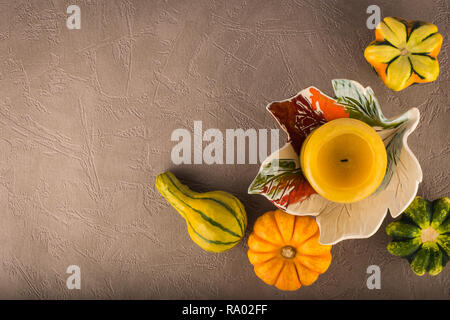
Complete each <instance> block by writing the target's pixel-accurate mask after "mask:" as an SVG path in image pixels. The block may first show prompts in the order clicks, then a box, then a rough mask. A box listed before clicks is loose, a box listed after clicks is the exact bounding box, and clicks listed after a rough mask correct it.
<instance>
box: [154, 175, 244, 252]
mask: <svg viewBox="0 0 450 320" xmlns="http://www.w3.org/2000/svg"><path fill="white" fill-rule="evenodd" d="M156 188H157V189H158V191H159V192H160V193H161V195H162V196H163V197H164V198H166V200H167V201H168V202H169V203H170V204H171V205H172V206H173V207H174V208H175V209H176V210H177V211H178V212H179V213H180V215H181V216H182V217H183V218H184V219H185V220H186V224H187V227H188V232H189V235H190V236H191V238H192V240H193V241H194V242H195V243H196V244H198V245H199V246H200V247H201V248H202V249H204V250H207V251H211V252H222V251H225V250H228V249H230V248H232V247H233V246H235V245H236V244H237V243H239V241H240V240H241V239H242V237H243V236H244V234H245V228H246V226H247V215H246V213H245V209H244V206H243V205H242V203H241V202H240V201H239V200H238V199H237V198H236V197H234V196H233V195H231V194H229V193H227V192H223V191H213V192H205V193H198V192H195V191H192V190H191V189H189V187H187V186H186V185H183V184H182V183H181V182H180V181H179V180H178V179H177V178H176V177H175V175H174V174H172V173H171V172H165V173H161V174H159V175H158V176H157V178H156Z"/></svg>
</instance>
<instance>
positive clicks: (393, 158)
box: [249, 79, 422, 244]
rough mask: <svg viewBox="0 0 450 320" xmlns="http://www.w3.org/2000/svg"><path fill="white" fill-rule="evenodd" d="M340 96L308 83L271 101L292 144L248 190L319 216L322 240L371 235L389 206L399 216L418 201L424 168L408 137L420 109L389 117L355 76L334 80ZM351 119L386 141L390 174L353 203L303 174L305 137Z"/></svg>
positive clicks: (299, 212)
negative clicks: (319, 188) (331, 196)
mask: <svg viewBox="0 0 450 320" xmlns="http://www.w3.org/2000/svg"><path fill="white" fill-rule="evenodd" d="M333 88H334V91H335V95H336V97H337V99H333V98H330V97H329V96H327V95H325V94H323V93H322V92H321V91H320V90H318V89H316V88H314V87H309V88H307V89H305V90H302V91H301V92H299V93H298V94H297V95H296V96H294V97H292V98H290V99H287V100H283V101H280V102H273V103H271V104H269V105H268V107H267V109H268V111H269V112H270V113H271V114H272V115H273V116H274V117H275V119H276V120H277V121H278V123H279V124H280V126H281V127H282V128H283V130H285V131H286V132H287V134H288V143H287V144H286V145H285V146H284V147H283V148H281V149H280V150H278V151H276V152H274V153H273V154H271V155H270V156H269V157H268V158H267V159H266V160H265V161H264V162H263V164H262V165H261V168H260V170H259V173H258V175H257V177H256V178H255V180H254V181H253V182H252V184H251V185H250V187H249V193H254V194H262V195H264V196H265V197H267V198H268V199H269V200H270V201H271V202H272V203H274V204H275V205H276V206H277V207H279V208H280V209H283V210H285V211H286V212H288V213H290V214H294V215H312V216H316V221H317V223H318V224H319V227H320V239H319V241H320V243H322V244H335V243H337V242H339V241H342V240H345V239H356V238H368V237H370V236H372V235H373V234H374V233H375V232H376V231H377V230H378V228H379V227H380V225H381V223H382V222H383V219H384V217H385V216H386V213H387V210H388V209H389V210H390V212H391V215H392V216H393V217H394V218H395V217H397V216H398V215H400V214H401V213H402V212H403V211H404V210H405V209H406V208H407V207H408V205H409V204H410V203H411V201H413V199H414V197H415V195H416V193H417V188H418V185H419V183H420V182H421V181H422V171H421V168H420V165H419V163H418V161H417V159H416V158H415V156H414V154H413V153H412V152H411V150H410V149H409V147H408V144H407V138H408V136H409V134H411V132H412V131H414V129H415V128H416V126H417V124H418V122H419V110H418V109H416V108H412V109H410V110H409V111H408V112H406V113H405V114H403V115H401V116H399V117H396V118H393V119H386V118H385V117H384V115H383V113H382V112H381V109H380V107H379V103H378V101H377V99H376V97H375V95H374V93H373V91H372V89H371V88H370V87H367V88H364V87H363V86H361V85H360V84H359V83H357V82H355V81H352V80H345V79H339V80H333ZM344 117H350V118H355V119H359V120H361V121H364V122H365V123H367V124H369V125H371V126H372V127H373V128H374V129H375V130H376V131H377V132H378V134H379V135H380V137H381V138H382V139H383V142H384V144H385V146H386V152H387V155H388V166H387V170H386V175H385V178H384V179H383V182H382V184H381V185H380V187H379V188H378V190H377V191H376V192H375V193H374V194H372V195H371V196H370V197H368V198H366V199H363V200H361V201H358V202H354V203H350V204H342V203H335V202H331V201H329V200H327V199H325V198H323V197H322V196H320V195H318V194H317V193H316V192H315V191H314V190H313V189H312V187H311V186H310V185H309V183H308V181H307V180H306V179H305V177H304V176H303V174H302V172H301V169H300V164H299V159H298V158H299V151H300V148H301V145H302V144H303V141H304V139H305V138H306V136H307V135H308V134H309V133H310V132H312V131H313V130H314V129H316V128H317V127H319V126H320V125H322V124H324V123H325V122H327V121H331V120H333V119H336V118H344Z"/></svg>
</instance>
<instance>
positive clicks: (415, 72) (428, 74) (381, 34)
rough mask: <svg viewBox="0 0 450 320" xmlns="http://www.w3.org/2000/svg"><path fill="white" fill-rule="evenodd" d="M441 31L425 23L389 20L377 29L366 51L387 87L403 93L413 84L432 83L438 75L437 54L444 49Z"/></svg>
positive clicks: (367, 58) (390, 18)
mask: <svg viewBox="0 0 450 320" xmlns="http://www.w3.org/2000/svg"><path fill="white" fill-rule="evenodd" d="M437 31H438V28H437V27H436V26H435V25H434V24H431V23H428V22H423V21H406V20H404V19H401V18H395V17H387V18H384V19H383V21H381V22H380V23H379V24H378V26H377V28H376V29H375V41H373V42H372V43H371V44H369V46H368V47H367V48H366V50H365V51H364V57H365V58H366V60H367V61H368V62H369V63H370V64H371V65H372V66H373V68H374V69H375V71H376V72H377V73H378V75H379V76H380V78H381V80H383V82H384V83H385V84H386V86H387V87H388V88H390V89H392V90H394V91H399V90H403V89H405V88H406V87H408V86H410V85H411V84H413V83H423V82H431V81H434V80H436V79H437V77H438V75H439V63H438V60H437V58H436V57H437V55H438V54H439V51H440V50H441V46H442V35H441V34H439V33H438V32H437Z"/></svg>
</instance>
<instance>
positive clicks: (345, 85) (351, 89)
mask: <svg viewBox="0 0 450 320" xmlns="http://www.w3.org/2000/svg"><path fill="white" fill-rule="evenodd" d="M332 84H333V89H334V94H335V95H336V98H337V100H338V102H339V103H341V104H342V105H344V106H345V108H346V110H347V111H348V112H350V118H355V119H358V120H361V121H364V122H365V123H367V124H368V125H370V126H372V127H380V128H384V129H388V128H395V127H398V126H399V125H401V124H402V123H404V122H406V121H408V118H407V116H406V114H404V115H402V116H400V117H398V118H396V119H392V120H388V119H387V118H386V117H385V116H384V115H383V112H381V108H380V104H379V103H378V100H377V98H376V97H375V94H374V92H373V90H372V88H370V87H367V88H364V87H363V86H361V85H360V84H359V83H357V82H356V81H353V80H347V79H335V80H332Z"/></svg>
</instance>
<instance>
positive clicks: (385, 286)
mask: <svg viewBox="0 0 450 320" xmlns="http://www.w3.org/2000/svg"><path fill="white" fill-rule="evenodd" d="M69 4H78V5H80V7H81V14H82V22H81V23H82V29H81V30H68V29H67V28H66V25H65V23H66V17H67V14H66V13H65V11H66V8H67V6H68V5H69ZM370 4H378V5H379V6H380V7H381V8H382V15H383V16H391V15H393V16H401V17H404V18H406V19H422V20H426V21H431V22H433V23H435V24H437V25H438V27H439V30H440V32H441V33H442V34H443V35H444V46H443V48H442V51H441V53H440V55H439V62H440V64H441V74H440V76H439V79H438V81H436V82H434V83H432V84H426V85H417V86H413V87H410V88H408V89H406V90H404V91H402V92H399V93H394V92H393V91H390V90H389V89H387V88H386V87H385V86H384V85H383V83H382V82H381V81H380V80H379V79H378V78H377V76H376V74H375V73H374V72H372V70H371V68H370V67H369V65H368V64H367V63H366V61H365V60H364V57H363V50H364V47H365V46H366V45H367V44H368V43H369V42H370V41H371V40H372V39H373V37H374V33H373V31H372V30H368V29H367V28H366V26H365V23H366V19H367V17H368V15H367V14H366V8H367V7H368V5H370ZM449 22H450V2H449V1H445V0H434V1H423V0H422V1H420V0H415V1H410V0H408V1H406V0H405V1H373V0H370V1H343V0H339V1H316V0H295V1H287V0H273V1H261V0H247V1H206V0H204V1H181V0H167V1H144V0H141V1H139V0H134V1H127V0H123V1H118V0H117V1H114V0H110V1H106V0H104V1H100V0H98V1H96V0H84V1H70V2H68V1H57V0H53V1H52V0H46V1H44V0H39V1H38V0H35V1H31V0H30V1H12V0H11V1H8V0H3V1H1V2H0V56H1V59H0V298H32V299H46V298H64V299H65V298H106V299H109V298H126V299H132V298H200V299H217V298H238V299H240V298H244V299H245V298H251V299H267V298H274V299H278V298H289V299H307V298H309V299H330V298H331V299H333V298H350V299H361V298H364V299H391V298H405V299H413V298H429V299H449V298H450V267H448V266H447V268H446V269H445V270H444V271H443V272H442V273H441V274H440V275H439V276H438V277H434V278H431V277H429V276H424V277H418V276H415V275H414V274H413V273H412V272H411V271H410V269H409V265H408V263H407V262H406V261H404V260H402V259H399V258H396V257H393V256H390V255H389V254H388V253H387V251H386V249H385V247H386V244H387V243H388V241H389V239H388V237H387V236H386V235H385V233H384V231H383V229H384V227H385V226H386V224H387V223H388V222H390V221H391V220H392V219H391V218H390V217H388V218H387V219H386V221H385V223H384V224H383V226H382V227H381V229H380V230H379V232H378V233H377V234H376V235H374V236H373V237H372V238H370V239H366V240H348V241H344V242H341V243H339V244H337V245H336V246H334V247H333V249H332V254H333V261H332V264H331V266H330V268H329V270H328V271H327V272H326V273H325V274H324V275H322V276H320V277H319V280H318V281H317V282H316V283H315V284H314V285H313V286H311V287H304V288H301V289H300V290H298V291H296V292H292V293H284V292H281V291H278V290H276V289H275V288H273V287H269V286H267V285H265V284H264V283H263V282H262V281H260V280H259V279H258V278H257V277H256V276H255V275H254V273H253V270H252V267H251V265H250V263H249V262H248V259H247V256H246V252H247V245H246V241H247V236H248V234H249V232H250V230H251V229H252V227H253V223H254V221H255V219H256V217H258V216H259V215H260V214H261V213H263V212H264V211H266V210H268V209H271V208H272V206H271V204H270V203H269V202H268V201H267V200H265V199H264V198H263V197H262V196H255V195H253V196H250V195H247V194H246V190H247V187H248V185H249V183H250V181H251V180H252V179H253V177H254V176H255V174H256V172H257V169H258V165H222V166H220V165H213V166H207V165H183V166H174V165H173V164H172V162H171V160H170V151H171V149H172V147H173V146H174V145H175V143H173V142H171V141H170V135H171V133H172V131H173V130H174V129H176V128H187V129H188V130H190V131H192V130H193V121H194V120H202V121H203V127H204V128H205V129H206V128H219V129H221V130H224V129H226V128H244V129H247V128H277V126H276V124H275V122H274V120H273V119H272V118H271V117H270V115H269V114H268V113H267V112H266V111H265V105H266V104H267V103H268V102H270V101H272V100H279V99H283V98H287V97H290V96H292V95H293V94H295V93H296V92H297V91H299V90H301V89H303V88H305V87H307V86H310V85H314V86H316V87H318V88H321V89H322V90H324V91H325V92H328V93H330V94H331V93H332V88H331V84H330V81H331V79H333V78H348V79H354V80H357V81H359V82H361V83H362V84H364V85H370V86H371V87H372V88H373V89H374V91H375V93H376V94H377V96H378V98H379V100H380V102H381V104H382V107H383V111H384V112H385V114H386V115H387V116H394V115H398V114H400V113H403V112H405V111H406V110H408V109H409V108H411V107H418V108H419V109H420V112H421V114H422V119H421V122H420V124H419V127H418V128H417V130H416V131H415V132H414V133H413V134H412V135H411V136H410V137H409V144H410V146H411V149H412V150H413V151H414V152H415V154H416V156H417V158H418V159H419V161H420V163H421V165H422V169H423V173H424V180H423V183H422V184H421V185H420V189H419V194H420V195H422V196H425V197H427V198H429V199H435V198H437V197H440V196H444V195H449V191H450V184H449V179H448V172H449V169H450V166H449V158H450V156H449V155H450V146H449V131H450V130H449V122H450V115H449V110H450V107H449V89H450V83H449V81H450V74H449V60H448V54H449V51H448V48H449V46H448V43H449V39H448V35H449V26H450V23H449ZM281 139H282V140H283V141H284V139H285V136H284V135H282V136H281ZM281 143H282V142H280V144H281ZM167 169H171V170H173V172H174V173H175V174H177V175H178V176H179V177H180V178H181V179H182V180H183V181H184V182H186V183H188V184H189V185H190V186H191V187H192V188H193V189H197V190H198V191H206V190H212V189H220V190H225V191H229V192H232V193H234V194H235V195H236V196H238V197H239V198H240V199H241V200H242V201H243V203H244V204H245V206H246V209H247V212H248V218H249V228H248V230H247V235H246V237H245V239H244V241H242V242H241V243H240V244H239V245H238V246H237V247H235V248H233V249H232V250H231V251H229V252H226V253H223V254H211V253H206V252H204V251H202V250H201V249H200V248H199V247H197V246H196V245H194V244H193V242H191V241H190V239H189V237H188V234H187V232H186V226H185V223H184V221H183V220H182V219H181V217H180V216H179V215H178V214H177V213H175V211H174V210H173V209H172V208H171V207H169V205H168V204H167V203H166V202H165V200H164V199H163V198H162V197H161V196H160V195H159V194H158V193H157V192H156V190H155V188H154V180H155V177H156V175H157V174H158V173H159V172H161V171H164V170H167ZM70 264H76V265H79V266H80V267H81V272H82V289H81V290H72V291H70V290H68V289H67V288H66V285H65V281H66V277H67V276H68V275H67V274H66V273H65V270H66V268H67V266H68V265H70ZM371 264H377V265H379V266H380V267H381V271H382V289H381V290H368V289H367V288H366V278H367V274H366V268H367V266H369V265H371Z"/></svg>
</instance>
